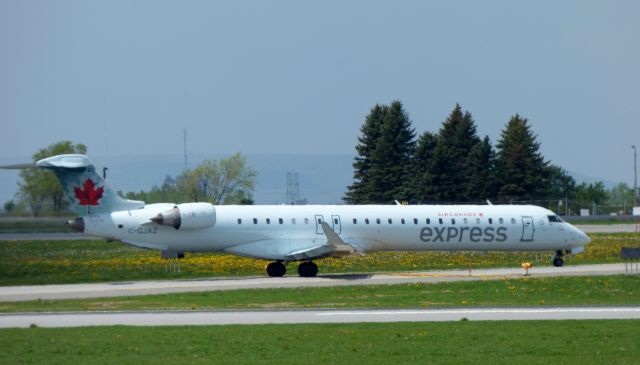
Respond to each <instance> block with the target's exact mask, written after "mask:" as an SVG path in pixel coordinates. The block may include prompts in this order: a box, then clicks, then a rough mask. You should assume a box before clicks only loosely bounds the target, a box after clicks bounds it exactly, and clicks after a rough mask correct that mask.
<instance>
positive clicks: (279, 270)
mask: <svg viewBox="0 0 640 365" xmlns="http://www.w3.org/2000/svg"><path fill="white" fill-rule="evenodd" d="M286 272H287V268H286V267H285V266H284V264H283V263H282V261H276V262H271V263H269V265H267V275H269V276H271V277H280V276H283V275H284V274H285V273H286Z"/></svg>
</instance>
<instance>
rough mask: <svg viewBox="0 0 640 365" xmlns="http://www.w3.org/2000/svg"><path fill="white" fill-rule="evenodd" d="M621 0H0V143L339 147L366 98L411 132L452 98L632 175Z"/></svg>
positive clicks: (634, 34)
mask: <svg viewBox="0 0 640 365" xmlns="http://www.w3.org/2000/svg"><path fill="white" fill-rule="evenodd" d="M638 19H640V2H638V1H619V0H612V1H585V0H580V1H510V0H505V1H491V0H488V1H474V0H470V1H374V0H367V1H296V0H293V1H228V2H219V1H160V0H153V1H130V0H125V1H118V0H109V1H106V0H105V1H85V0H78V1H69V0H59V1H48V0H47V1H38V0H30V1H23V0H1V1H0V125H1V128H2V133H0V159H1V160H2V161H9V162H12V160H15V162H23V160H24V159H25V158H26V159H28V158H29V156H31V155H32V154H33V153H34V152H35V151H36V150H38V149H39V148H42V147H44V146H47V145H49V144H51V143H53V142H56V141H60V140H71V141H74V142H82V143H84V144H86V145H87V146H88V149H89V155H90V156H92V155H93V156H109V157H117V156H120V155H122V156H125V155H132V154H141V155H151V156H153V155H160V154H176V155H180V154H182V153H183V152H182V151H183V141H182V139H183V136H182V131H183V129H184V128H186V130H187V139H188V150H189V151H190V152H193V153H199V154H223V155H224V154H229V155H230V154H232V153H234V152H241V153H244V154H254V155H255V154H354V146H355V144H356V143H357V137H358V135H359V128H360V126H361V125H362V123H363V121H364V117H365V116H366V114H367V113H368V112H369V110H370V109H371V108H372V107H373V106H374V105H375V104H376V103H390V102H391V101H393V100H400V101H402V103H403V105H404V106H405V109H406V111H407V112H408V114H409V116H410V118H411V120H412V121H413V125H414V127H415V128H416V131H417V132H418V133H422V132H424V131H437V130H438V129H439V127H440V125H441V123H442V121H443V120H444V119H445V118H446V117H447V115H448V114H449V113H450V111H451V110H452V109H453V107H454V106H455V104H456V103H459V104H460V105H461V106H462V108H463V109H465V110H468V111H469V112H471V114H472V115H473V117H474V119H475V121H476V123H477V125H478V132H479V134H480V135H482V136H483V135H488V136H489V137H490V138H491V139H492V141H493V143H494V144H495V142H496V140H497V139H498V138H499V136H500V131H501V130H502V129H503V128H504V126H505V124H506V123H507V121H508V120H509V118H510V116H511V115H513V114H515V113H519V114H520V115H522V116H524V117H525V118H527V119H528V120H529V122H530V124H531V126H532V128H533V130H534V132H535V133H536V134H537V135H538V141H539V142H540V143H541V151H542V153H543V155H544V156H545V158H547V159H549V160H551V161H552V162H553V163H555V164H558V165H560V166H562V167H563V168H565V169H567V170H569V171H572V172H575V173H577V174H582V175H586V176H592V177H597V178H602V179H606V180H610V181H624V182H627V183H628V184H632V182H633V150H632V149H631V145H632V144H636V145H638V147H640V117H639V116H638V113H637V108H638V106H639V105H640V87H639V85H640V70H639V68H640V41H638V40H639V39H640V21H638Z"/></svg>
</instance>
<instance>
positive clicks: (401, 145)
mask: <svg viewBox="0 0 640 365" xmlns="http://www.w3.org/2000/svg"><path fill="white" fill-rule="evenodd" d="M415 137H416V133H415V130H414V129H413V128H412V127H411V121H410V120H409V116H408V115H407V113H406V112H405V111H404V109H403V107H402V103H400V102H399V101H394V102H392V103H391V105H390V106H389V109H388V112H387V113H386V114H385V116H384V119H383V122H382V128H381V133H380V137H379V139H378V143H377V144H376V148H375V149H374V150H373V154H372V159H371V166H370V174H369V177H370V179H371V190H370V192H369V194H370V195H369V196H368V198H369V201H368V202H370V203H392V202H393V201H394V200H411V199H412V198H413V194H412V189H411V185H412V182H411V179H410V178H409V177H410V176H411V175H410V174H411V167H412V161H413V155H414V152H415V146H416V141H415Z"/></svg>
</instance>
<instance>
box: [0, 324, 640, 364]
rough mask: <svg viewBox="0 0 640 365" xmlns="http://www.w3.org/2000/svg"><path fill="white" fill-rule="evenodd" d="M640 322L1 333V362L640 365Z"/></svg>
mask: <svg viewBox="0 0 640 365" xmlns="http://www.w3.org/2000/svg"><path fill="white" fill-rule="evenodd" d="M639 337H640V321H637V320H627V321H611V320H609V321H604V320H603V321H504V322H471V321H461V322H442V323H357V324H299V325H237V326H191V327H122V326H118V327H86V328H66V329H47V328H28V329H3V330H0V347H1V348H2V349H3V350H2V351H0V364H45V363H57V364H121V365H123V364H135V365H139V364H147V363H153V364H185V363H188V364H256V363H259V364H269V363H270V364H301V363H304V364H389V363H391V364H427V363H430V364H478V363H486V364H581V365H584V364H637V363H638V359H640V346H638V338H639Z"/></svg>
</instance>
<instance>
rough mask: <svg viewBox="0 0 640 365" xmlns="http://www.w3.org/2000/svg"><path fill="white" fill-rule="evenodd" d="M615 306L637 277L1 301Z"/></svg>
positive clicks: (104, 306) (22, 308) (635, 286)
mask: <svg viewBox="0 0 640 365" xmlns="http://www.w3.org/2000/svg"><path fill="white" fill-rule="evenodd" d="M615 304H633V305H638V304H640V276H634V275H619V276H595V277H548V278H536V279H531V278H522V279H508V280H507V279H504V280H487V281H473V282H467V281H464V282H443V283H437V284H427V283H419V284H402V285H369V286H337V287H319V288H287V289H243V290H228V291H211V292H200V293H176V294H164V295H148V296H132V297H115V298H97V299H69V300H35V301H26V302H11V303H9V302H4V303H0V312H39V311H131V310H214V309H215V310H219V309H292V308H419V307H421V308H442V307H452V306H453V307H455V306H545V305H547V306H549V305H615Z"/></svg>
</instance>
